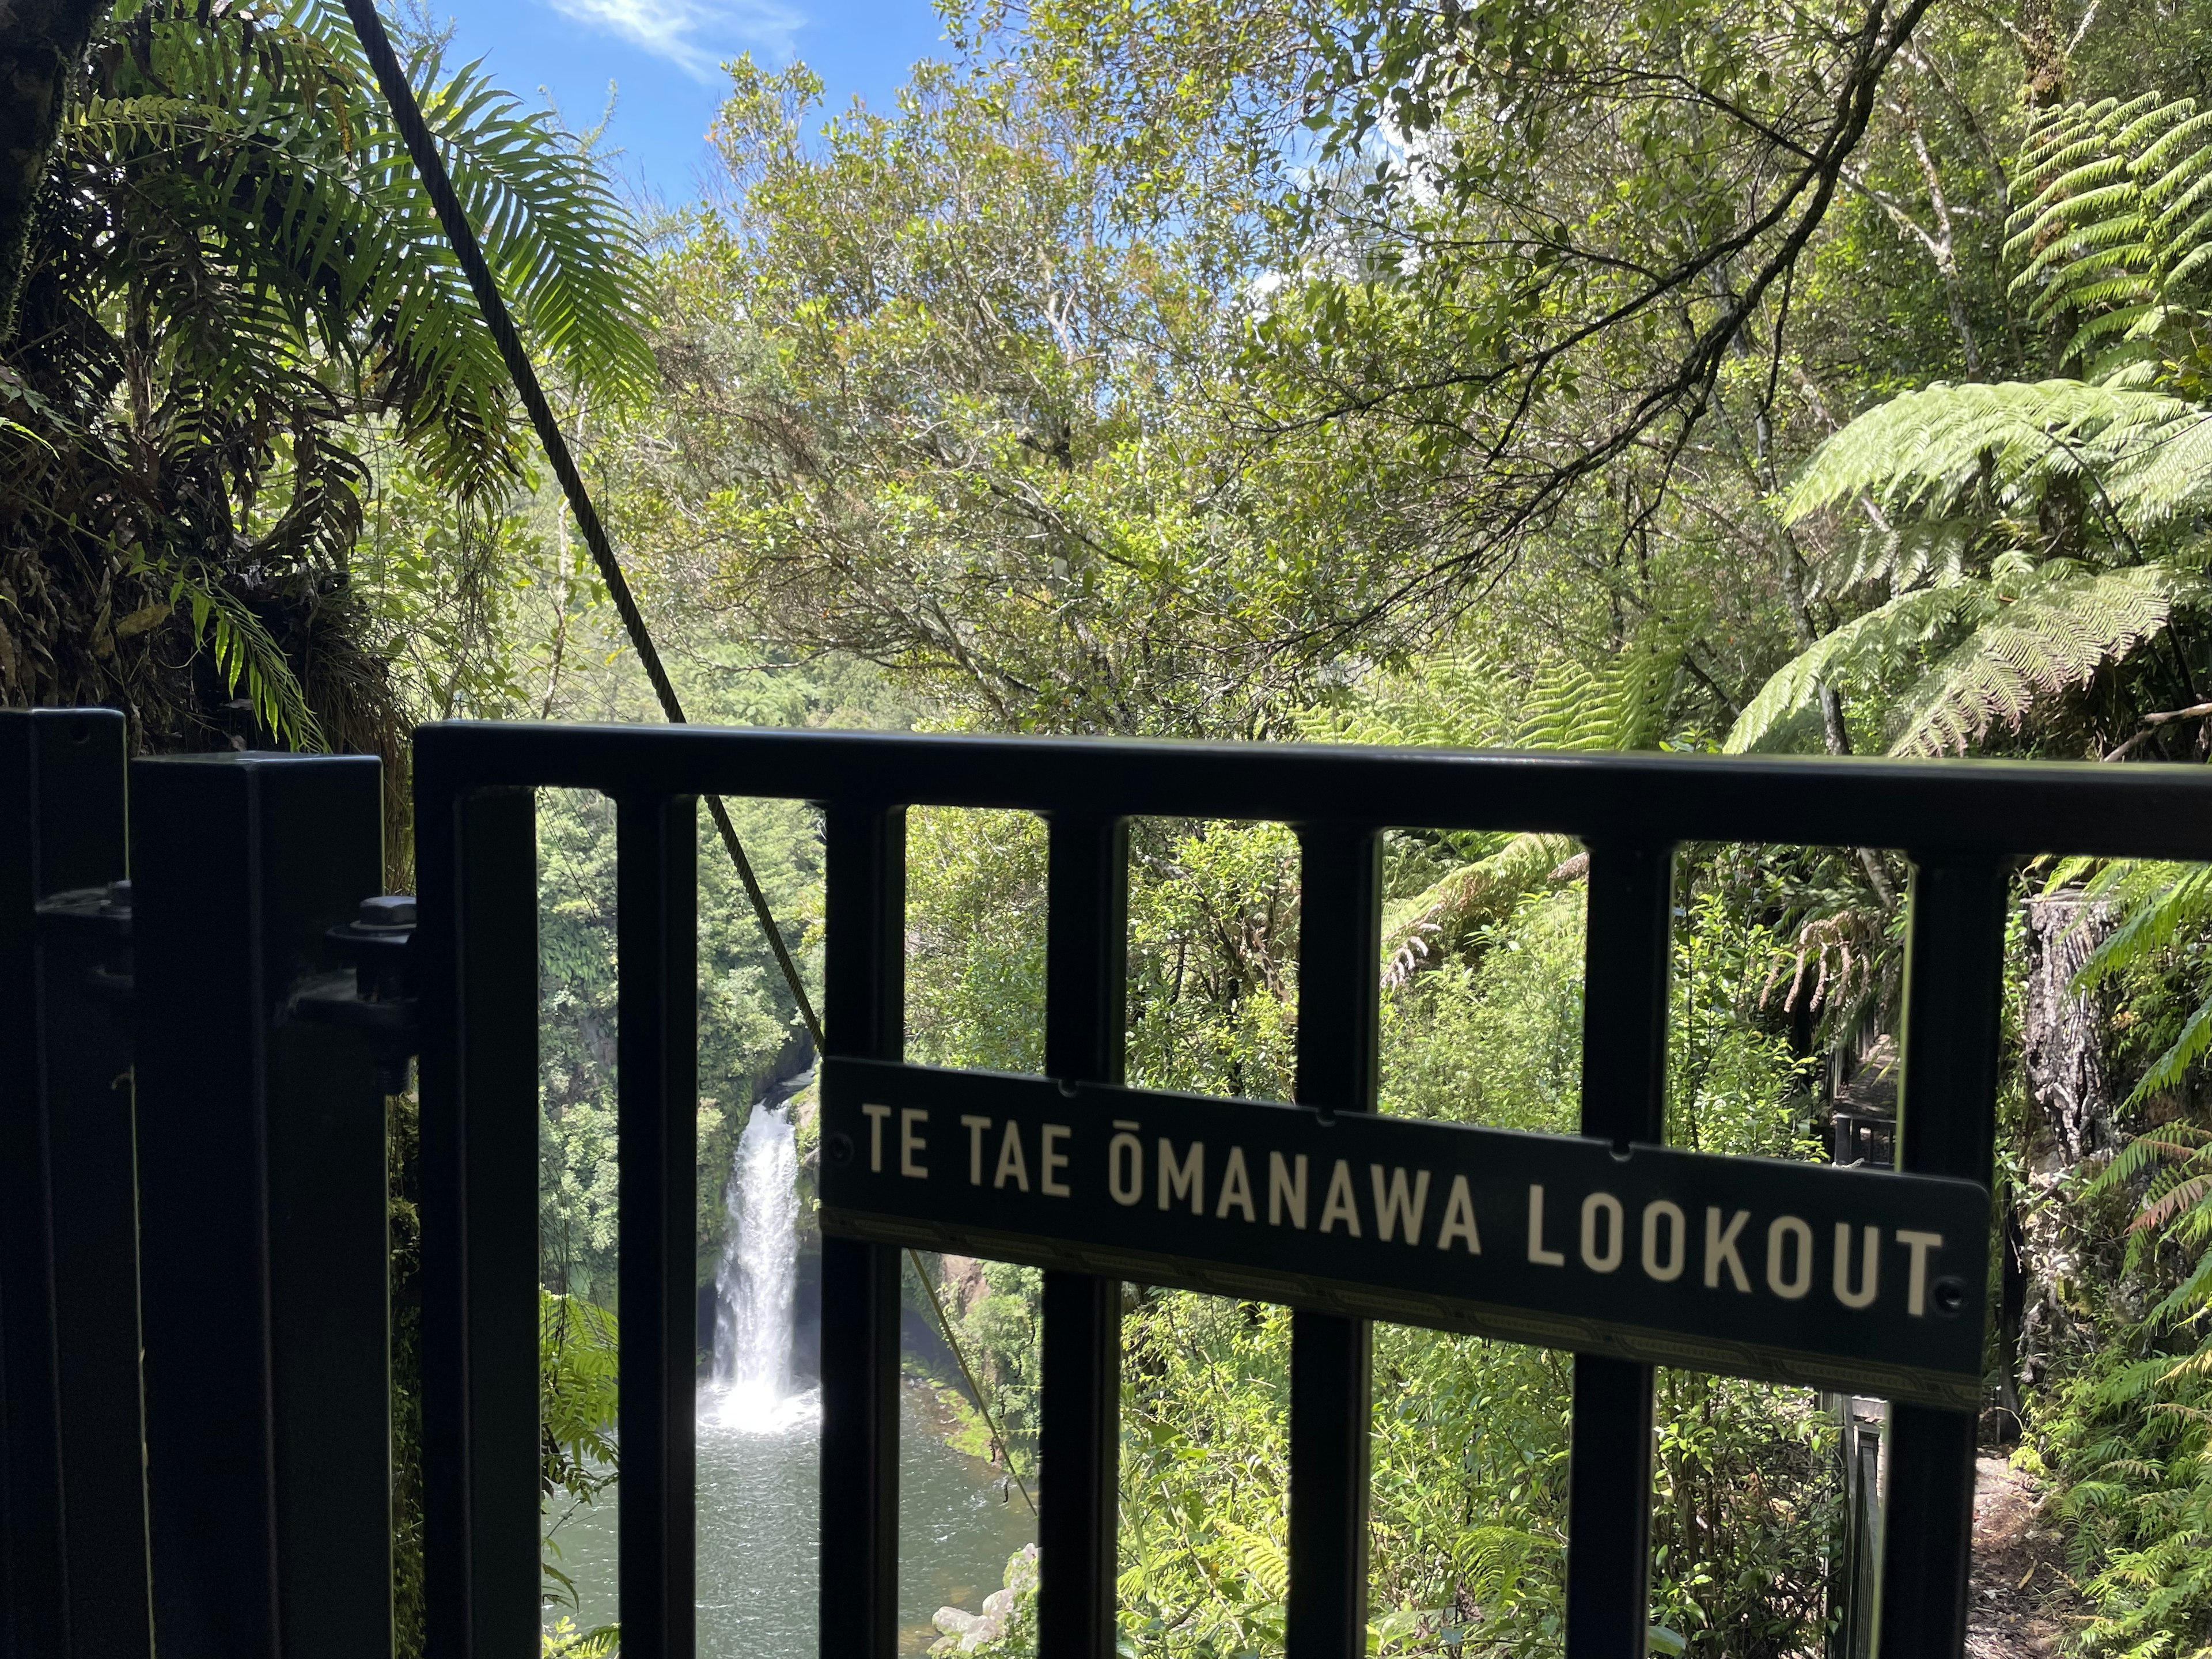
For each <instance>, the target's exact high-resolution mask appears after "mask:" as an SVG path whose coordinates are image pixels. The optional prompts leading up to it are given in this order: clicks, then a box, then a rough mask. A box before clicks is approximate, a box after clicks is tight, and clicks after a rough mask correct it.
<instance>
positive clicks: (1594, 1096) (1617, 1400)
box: [1567, 839, 1674, 1659]
mask: <svg viewBox="0 0 2212 1659" xmlns="http://www.w3.org/2000/svg"><path fill="white" fill-rule="evenodd" d="M1673 925H1674V849H1673V848H1671V847H1669V846H1668V845H1666V844H1665V843H1663V842H1643V841H1626V840H1623V841H1616V840H1612V839H1607V840H1595V839H1594V840H1592V841H1591V842H1590V847H1589V921H1588V922H1587V923H1586V924H1585V942H1584V945H1583V953H1584V956H1585V958H1586V960H1587V963H1588V966H1587V967H1586V968H1585V969H1584V972H1583V1101H1582V1132H1583V1133H1584V1134H1586V1135H1599V1136H1602V1137H1604V1138H1605V1139H1608V1140H1611V1141H1613V1142H1614V1143H1615V1144H1616V1145H1619V1144H1623V1143H1627V1142H1632V1141H1639V1140H1640V1141H1646V1142H1650V1141H1660V1140H1664V1139H1666V1138H1667V972H1668V964H1669V960H1670V957H1671V955H1672V937H1673V934H1672V929H1673ZM1650 1557H1651V1367H1650V1366H1649V1365H1644V1364H1637V1363H1635V1362H1634V1361H1632V1360H1626V1359H1609V1358H1604V1357H1602V1356H1600V1355H1596V1354H1577V1355H1576V1356H1575V1395H1574V1416H1573V1419H1571V1428H1570V1431H1569V1444H1568V1455H1567V1656H1568V1659H1613V1656H1614V1655H1623V1656H1626V1659H1641V1656H1642V1654H1643V1653H1644V1644H1645V1640H1646V1638H1647V1636H1648V1634H1649V1632H1650V1626H1651V1620H1650V1609H1649V1606H1648V1603H1649V1600H1650V1577H1651V1570H1650Z"/></svg>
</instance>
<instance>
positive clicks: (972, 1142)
mask: <svg viewBox="0 0 2212 1659" xmlns="http://www.w3.org/2000/svg"><path fill="white" fill-rule="evenodd" d="M960 1127H962V1128H963V1129H965V1130H967V1131H968V1184H969V1186H970V1187H980V1186H981V1185H982V1184H983V1131H984V1130H986V1129H987V1128H989V1127H991V1120H990V1119H989V1118H987V1117H969V1116H966V1115H963V1117H962V1118H961V1120H960Z"/></svg>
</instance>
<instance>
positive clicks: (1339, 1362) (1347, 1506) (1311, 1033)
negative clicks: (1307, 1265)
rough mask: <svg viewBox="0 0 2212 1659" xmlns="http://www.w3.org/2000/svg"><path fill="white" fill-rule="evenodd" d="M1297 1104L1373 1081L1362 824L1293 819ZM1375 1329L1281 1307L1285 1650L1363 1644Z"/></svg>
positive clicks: (1368, 843) (1323, 1655) (1333, 1657)
mask: <svg viewBox="0 0 2212 1659" xmlns="http://www.w3.org/2000/svg"><path fill="white" fill-rule="evenodd" d="M1298 853H1299V863H1300V868H1299V883H1300V898H1299V906H1298V1025H1297V1085H1296V1088H1295V1090H1294V1093H1295V1096H1296V1097H1297V1103H1298V1104H1300V1105H1302V1106H1313V1107H1316V1108H1318V1109H1321V1110H1322V1111H1323V1112H1371V1111H1373V1110H1374V1109H1375V1104H1376V1089H1377V1087H1378V1085H1379V1081H1380V1054H1381V1033H1380V1031H1379V1030H1378V1029H1377V1023H1378V1015H1379V1012H1380V996H1381V978H1382V966H1381V964H1382V955H1383V944H1382V922H1383V841H1382V837H1381V836H1380V835H1379V834H1377V833H1376V830H1375V829H1373V828H1372V827H1371V826H1370V825H1368V824H1364V823H1336V822H1330V821H1322V822H1310V823H1302V824H1300V825H1299V826H1298ZM1372 1353H1373V1334H1372V1331H1371V1329H1370V1327H1369V1325H1368V1322H1366V1321H1365V1320H1364V1319H1347V1318H1345V1317H1343V1316H1340V1315H1336V1314H1328V1313H1314V1312H1310V1311H1307V1310H1297V1311H1296V1312H1294V1313H1292V1315H1291V1493H1290V1497H1291V1517H1290V1519H1291V1525H1290V1559H1291V1562H1292V1563H1294V1564H1295V1565H1294V1567H1293V1571H1291V1595H1290V1606H1289V1607H1288V1609H1287V1613H1286V1618H1285V1624H1284V1631H1283V1637H1284V1641H1283V1650H1284V1653H1285V1659H1340V1656H1343V1655H1346V1654H1353V1653H1363V1652H1364V1651H1365V1650H1366V1646H1367V1511H1368V1466H1369V1462H1370V1441H1371V1438H1372V1437H1371V1434H1370V1409H1369V1407H1370V1396H1371V1393H1372V1389H1373V1382H1372V1378H1373V1372H1374V1366H1373V1364H1372Z"/></svg>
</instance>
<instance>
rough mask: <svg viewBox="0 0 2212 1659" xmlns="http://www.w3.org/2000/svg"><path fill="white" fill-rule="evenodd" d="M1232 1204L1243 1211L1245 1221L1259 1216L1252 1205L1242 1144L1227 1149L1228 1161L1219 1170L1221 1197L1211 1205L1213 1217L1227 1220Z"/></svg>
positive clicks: (1255, 1219) (1250, 1187)
mask: <svg viewBox="0 0 2212 1659" xmlns="http://www.w3.org/2000/svg"><path fill="white" fill-rule="evenodd" d="M1232 1205H1233V1206H1236V1207H1237V1208H1238V1209H1240V1210H1242V1211H1243V1212H1244V1218H1245V1219H1246V1220H1247V1221H1257V1220H1258V1219H1259V1218H1260V1217H1259V1212H1257V1211H1255V1210H1254V1209H1253V1207H1252V1176H1251V1172H1250V1171H1249V1170H1247V1169H1246V1168H1245V1167H1244V1149H1243V1147H1242V1146H1231V1148H1230V1149H1229V1162H1228V1163H1227V1164H1225V1166H1223V1169H1222V1171H1221V1197H1220V1200H1218V1202H1217V1203H1216V1204H1215V1205H1214V1206H1213V1218H1214V1219H1215V1220H1216V1221H1226V1220H1228V1219H1229V1211H1230V1207H1231V1206H1232Z"/></svg>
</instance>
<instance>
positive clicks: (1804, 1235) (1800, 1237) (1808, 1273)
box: [1766, 1215, 1813, 1302]
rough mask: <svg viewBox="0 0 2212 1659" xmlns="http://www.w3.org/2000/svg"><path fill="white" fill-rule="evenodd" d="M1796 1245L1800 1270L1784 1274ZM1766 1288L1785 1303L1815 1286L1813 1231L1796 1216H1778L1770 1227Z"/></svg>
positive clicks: (1768, 1226) (1768, 1229) (1768, 1225)
mask: <svg viewBox="0 0 2212 1659" xmlns="http://www.w3.org/2000/svg"><path fill="white" fill-rule="evenodd" d="M1791 1245H1795V1246H1796V1250H1795V1252H1794V1254H1795V1255H1796V1262H1797V1267H1796V1273H1793V1274H1791V1275H1790V1277H1788V1278H1784V1276H1783V1271H1782V1266H1783V1262H1784V1260H1785V1259H1786V1258H1787V1257H1788V1256H1790V1255H1791V1254H1793V1252H1792V1251H1790V1249H1789V1248H1788V1247H1789V1246H1791ZM1766 1288H1767V1289H1768V1290H1770V1291H1773V1292H1774V1293H1775V1295H1777V1296H1778V1297H1781V1298H1782V1299H1783V1300H1784V1301H1785V1302H1796V1301H1797V1300H1799V1299H1800V1298H1801V1297H1803V1296H1804V1294H1805V1292H1806V1291H1809V1290H1811V1289H1812V1288H1813V1230H1812V1229H1811V1228H1810V1227H1808V1226H1807V1225H1805V1224H1804V1223H1803V1222H1802V1221H1801V1220H1799V1219H1798V1218H1796V1216H1794V1215H1778V1216H1777V1217H1775V1218H1774V1219H1773V1220H1772V1221H1771V1222H1769V1223H1768V1224H1767V1226H1766Z"/></svg>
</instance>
